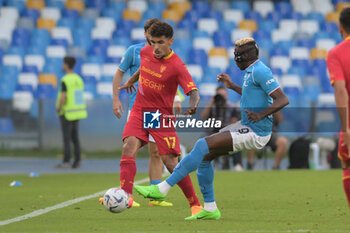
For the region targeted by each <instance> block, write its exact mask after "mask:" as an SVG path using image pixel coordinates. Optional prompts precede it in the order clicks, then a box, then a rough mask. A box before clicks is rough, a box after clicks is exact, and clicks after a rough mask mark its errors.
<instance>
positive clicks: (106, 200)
mask: <svg viewBox="0 0 350 233" xmlns="http://www.w3.org/2000/svg"><path fill="white" fill-rule="evenodd" d="M103 205H104V206H105V207H106V209H108V210H109V211H110V212H112V213H120V212H123V211H124V210H125V209H126V208H128V206H129V196H128V194H127V193H126V192H125V191H124V190H123V189H121V188H110V189H108V190H107V192H106V193H105V195H104V197H103Z"/></svg>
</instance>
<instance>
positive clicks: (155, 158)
mask: <svg viewBox="0 0 350 233" xmlns="http://www.w3.org/2000/svg"><path fill="white" fill-rule="evenodd" d="M158 21H159V19H157V18H152V19H149V20H147V22H146V23H145V25H144V30H145V38H146V42H145V43H140V44H135V45H131V46H130V47H129V48H128V49H127V50H126V52H125V54H124V56H123V58H122V61H121V63H120V65H119V68H118V69H117V71H116V74H115V76H114V79H113V112H114V114H115V115H116V116H117V117H118V118H119V119H120V118H121V116H122V115H121V113H122V112H123V107H122V104H121V102H120V100H119V87H120V86H121V83H122V78H123V75H124V74H125V72H127V71H128V70H129V71H130V76H131V75H133V74H134V73H135V72H136V71H137V70H138V69H139V68H140V64H141V58H140V51H141V49H142V48H143V47H144V46H145V45H148V44H149V42H148V39H147V30H148V29H149V28H150V27H151V26H152V24H153V23H155V22H158ZM137 86H138V82H136V83H135V88H136V89H137ZM135 98H136V91H135V92H132V93H130V95H129V109H128V110H129V111H128V117H129V114H130V111H131V109H132V106H133V105H134V102H135ZM175 101H176V103H179V102H180V106H181V100H179V99H175ZM177 107H178V106H177ZM149 140H150V143H149V147H148V149H149V153H150V162H149V177H150V183H151V184H158V183H160V182H161V180H160V179H161V176H162V169H163V162H162V159H161V158H160V156H159V154H158V148H157V145H156V143H155V141H154V139H153V138H152V136H150V138H149ZM149 205H156V206H172V203H170V202H166V201H156V200H151V201H150V203H149ZM132 206H133V207H139V206H140V204H139V203H137V202H135V201H133V203H132Z"/></svg>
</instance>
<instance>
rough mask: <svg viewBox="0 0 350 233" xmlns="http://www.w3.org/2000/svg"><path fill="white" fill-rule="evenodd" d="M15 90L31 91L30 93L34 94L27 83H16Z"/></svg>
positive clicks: (31, 87)
mask: <svg viewBox="0 0 350 233" xmlns="http://www.w3.org/2000/svg"><path fill="white" fill-rule="evenodd" d="M15 91H26V92H31V93H32V94H34V93H35V92H34V89H33V86H32V85H28V84H25V85H24V84H17V86H16V89H15Z"/></svg>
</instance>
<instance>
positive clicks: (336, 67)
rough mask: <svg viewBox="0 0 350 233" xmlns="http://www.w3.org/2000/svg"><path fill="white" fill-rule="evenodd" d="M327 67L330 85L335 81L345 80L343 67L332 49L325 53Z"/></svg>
mask: <svg viewBox="0 0 350 233" xmlns="http://www.w3.org/2000/svg"><path fill="white" fill-rule="evenodd" d="M327 68H328V72H329V77H330V79H331V84H332V85H333V84H334V82H335V81H339V80H345V75H344V71H343V67H342V65H341V63H340V62H339V59H338V57H337V55H336V53H334V51H330V52H329V53H328V55H327Z"/></svg>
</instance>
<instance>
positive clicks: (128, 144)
mask: <svg viewBox="0 0 350 233" xmlns="http://www.w3.org/2000/svg"><path fill="white" fill-rule="evenodd" d="M137 150H138V146H137V144H136V143H133V142H132V141H125V143H124V145H123V155H129V156H136V152H137Z"/></svg>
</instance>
